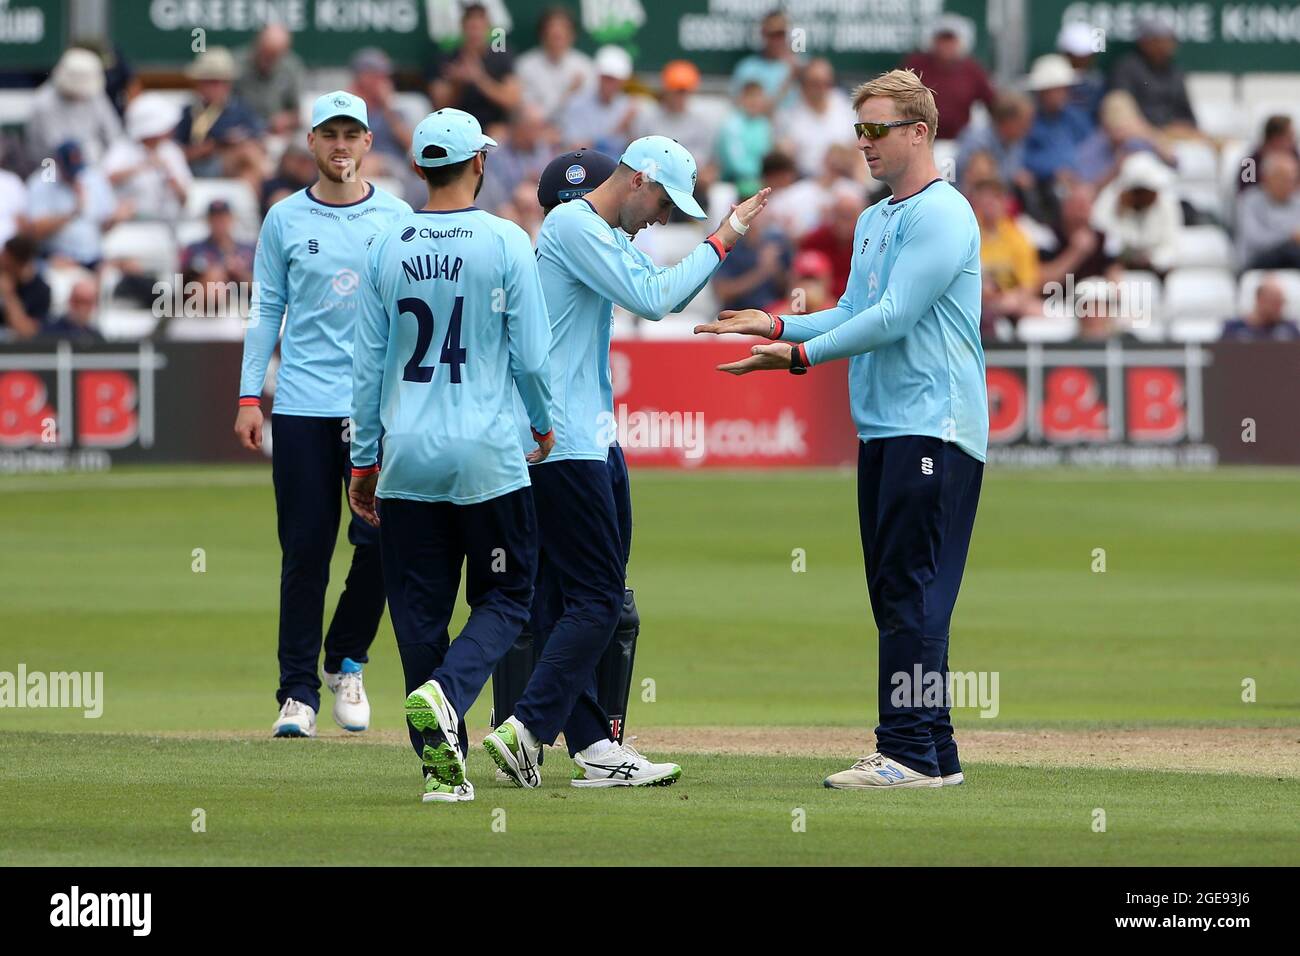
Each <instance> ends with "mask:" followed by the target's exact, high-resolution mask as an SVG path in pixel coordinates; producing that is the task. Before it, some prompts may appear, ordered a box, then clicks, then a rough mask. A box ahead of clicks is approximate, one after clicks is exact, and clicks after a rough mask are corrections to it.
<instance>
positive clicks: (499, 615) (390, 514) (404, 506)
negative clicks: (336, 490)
mask: <svg viewBox="0 0 1300 956" xmlns="http://www.w3.org/2000/svg"><path fill="white" fill-rule="evenodd" d="M379 520H380V540H381V542H382V544H383V554H384V581H385V584H386V586H387V591H388V613H389V616H390V617H391V618H392V621H393V632H394V633H395V634H396V635H397V651H398V654H399V655H400V656H401V659H402V673H403V675H404V676H405V678H406V692H407V693H408V694H409V693H410V692H411V691H413V690H415V689H416V688H417V687H419V686H420V685H421V684H423V683H424V682H425V681H427V680H429V679H431V678H432V679H434V680H436V681H437V682H438V683H439V685H441V687H442V689H443V693H445V694H446V695H447V700H448V702H449V703H450V704H451V706H452V707H454V708H455V710H456V713H457V714H459V715H460V718H461V720H460V739H461V749H462V750H466V751H467V750H468V744H469V739H468V737H467V735H466V733H465V714H466V713H467V712H468V711H469V709H470V707H471V706H473V704H474V701H475V700H477V699H478V695H479V693H480V692H481V691H482V690H483V685H484V684H486V683H487V680H488V678H489V677H491V676H492V670H493V668H495V667H496V666H497V661H499V660H501V658H502V657H503V656H504V655H505V653H506V651H508V650H510V646H511V645H512V644H514V642H515V639H516V638H517V637H518V636H519V632H520V631H522V630H523V627H524V625H525V624H526V623H527V622H528V610H529V606H530V605H531V603H532V597H533V576H534V575H535V574H536V565H537V519H536V515H535V513H534V510H533V498H532V495H531V494H530V493H529V491H528V489H527V488H520V489H519V490H517V491H512V492H510V493H509V494H505V495H501V496H500V497H497V498H491V499H489V500H488V501H482V502H479V503H478V504H473V505H456V504H452V503H450V502H446V501H411V500H408V499H404V498H385V499H383V500H382V501H380V503H379ZM462 564H464V565H465V599H466V600H467V601H468V602H469V607H470V612H469V620H468V621H466V622H465V627H464V629H462V630H461V632H460V635H459V636H458V637H457V638H456V639H455V640H454V641H453V640H451V638H450V635H449V634H448V631H447V625H448V624H450V623H451V615H452V611H453V610H454V608H455V606H456V597H457V595H458V594H459V592H460V568H461V565H462ZM503 719H504V718H503ZM408 730H409V728H408ZM410 736H411V746H412V747H414V748H415V752H416V753H417V754H418V753H421V752H422V751H423V748H424V742H423V740H422V739H421V738H420V735H419V734H417V733H415V732H414V731H411V732H410Z"/></svg>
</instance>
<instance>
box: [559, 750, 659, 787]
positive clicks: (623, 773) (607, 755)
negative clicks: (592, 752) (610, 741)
mask: <svg viewBox="0 0 1300 956" xmlns="http://www.w3.org/2000/svg"><path fill="white" fill-rule="evenodd" d="M573 765H574V766H573V779H571V780H570V781H569V785H570V786H574V787H668V786H671V785H672V784H674V783H676V782H677V779H678V778H679V777H680V776H681V775H682V768H681V767H679V766H677V764H675V763H652V762H651V761H649V760H647V759H646V758H645V757H643V756H641V755H640V754H639V753H637V752H636V748H635V747H633V746H632V745H631V744H630V743H626V744H618V745H615V746H614V747H613V748H611V749H610V750H606V751H605V752H604V753H602V754H601V755H600V756H599V757H593V758H591V759H590V760H588V759H585V758H584V757H583V756H582V754H581V753H580V754H578V755H577V756H575V757H574V758H573Z"/></svg>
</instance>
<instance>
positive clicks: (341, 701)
mask: <svg viewBox="0 0 1300 956" xmlns="http://www.w3.org/2000/svg"><path fill="white" fill-rule="evenodd" d="M325 686H326V687H328V688H329V689H330V690H332V691H333V692H334V722H335V723H336V724H338V725H339V726H340V727H342V728H343V729H344V730H350V731H352V732H353V733H359V732H361V731H363V730H365V729H366V728H367V727H369V726H370V701H369V700H367V699H366V689H365V687H364V686H362V684H361V665H360V664H358V663H357V662H356V661H354V660H353V659H352V658H350V657H345V658H343V669H342V670H340V671H339V672H338V673H337V674H331V673H330V672H329V671H326V672H325Z"/></svg>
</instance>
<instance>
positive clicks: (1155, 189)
mask: <svg viewBox="0 0 1300 956" xmlns="http://www.w3.org/2000/svg"><path fill="white" fill-rule="evenodd" d="M1173 187H1174V176H1173V173H1172V172H1171V171H1170V169H1169V167H1168V166H1166V165H1165V164H1164V163H1162V162H1161V161H1160V160H1159V159H1158V158H1157V157H1155V156H1154V155H1152V154H1151V153H1134V154H1133V155H1132V156H1129V157H1128V158H1127V159H1125V160H1124V162H1123V164H1122V165H1121V166H1120V170H1119V175H1118V176H1116V177H1115V179H1114V180H1113V181H1112V182H1111V183H1110V184H1109V185H1108V186H1107V187H1106V188H1105V189H1103V190H1102V191H1101V193H1100V194H1099V195H1098V196H1097V201H1096V203H1095V204H1094V205H1093V209H1092V224H1093V226H1094V227H1096V228H1097V229H1098V230H1100V231H1101V233H1102V234H1103V235H1104V236H1105V237H1106V244H1105V252H1106V255H1108V256H1110V257H1111V258H1113V259H1115V260H1117V261H1118V262H1119V263H1120V265H1122V266H1124V268H1126V269H1143V270H1146V271H1150V272H1155V273H1157V274H1158V275H1161V276H1163V275H1164V274H1165V273H1166V272H1167V271H1169V269H1170V267H1171V266H1173V264H1174V254H1175V250H1176V246H1177V241H1178V234H1179V233H1180V232H1181V231H1182V228H1183V207H1182V205H1181V204H1180V203H1179V201H1178V195H1177V194H1176V193H1175V192H1174V188H1173Z"/></svg>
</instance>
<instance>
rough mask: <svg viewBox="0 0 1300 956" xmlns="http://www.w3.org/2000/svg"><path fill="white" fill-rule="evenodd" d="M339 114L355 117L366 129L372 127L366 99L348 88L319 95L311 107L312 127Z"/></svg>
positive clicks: (349, 117) (350, 117)
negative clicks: (350, 91)
mask: <svg viewBox="0 0 1300 956" xmlns="http://www.w3.org/2000/svg"><path fill="white" fill-rule="evenodd" d="M337 116H346V117H347V118H348V119H354V120H356V121H357V122H358V123H360V124H361V125H362V126H364V127H365V128H366V129H370V114H369V113H367V112H366V101H365V100H363V99H362V98H361V97H359V96H355V95H353V94H352V93H349V92H347V91H346V90H335V91H334V92H333V93H326V94H325V95H324V96H318V97H317V98H316V102H315V103H313V104H312V108H311V128H312V129H315V128H316V127H317V126H319V125H320V124H321V123H324V122H325V121H326V120H332V119H334V118H335V117H337Z"/></svg>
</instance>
